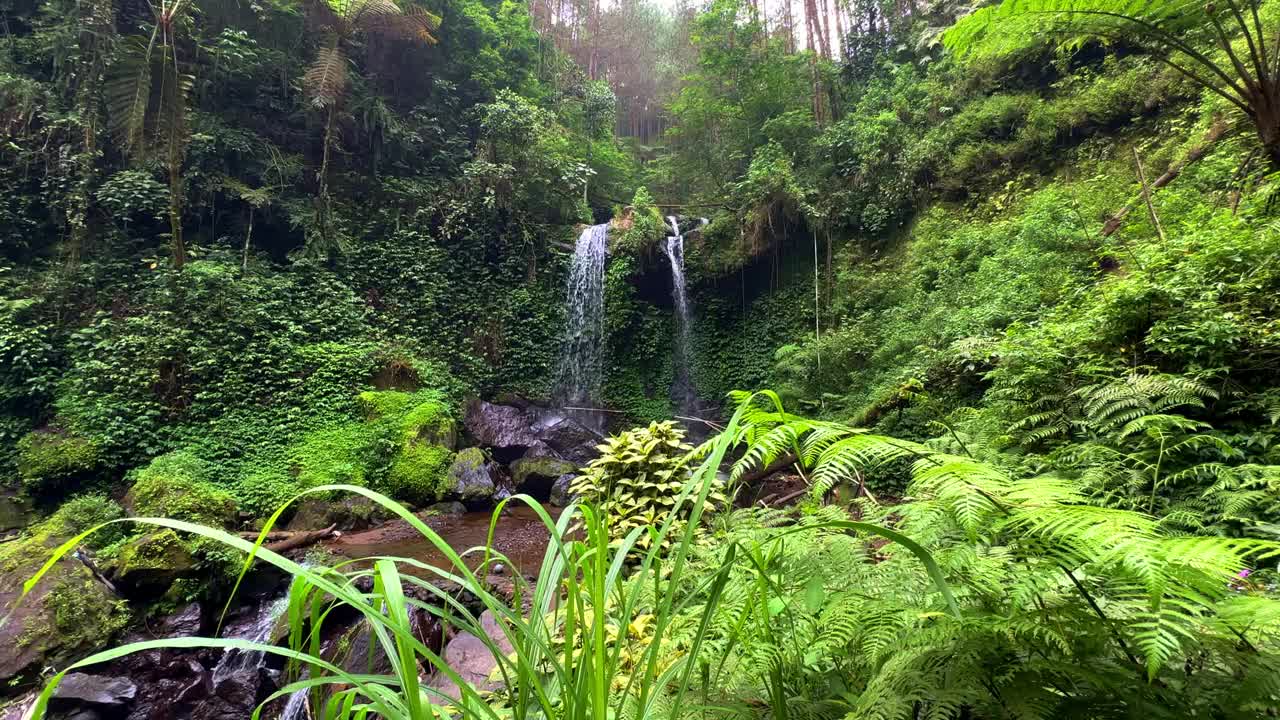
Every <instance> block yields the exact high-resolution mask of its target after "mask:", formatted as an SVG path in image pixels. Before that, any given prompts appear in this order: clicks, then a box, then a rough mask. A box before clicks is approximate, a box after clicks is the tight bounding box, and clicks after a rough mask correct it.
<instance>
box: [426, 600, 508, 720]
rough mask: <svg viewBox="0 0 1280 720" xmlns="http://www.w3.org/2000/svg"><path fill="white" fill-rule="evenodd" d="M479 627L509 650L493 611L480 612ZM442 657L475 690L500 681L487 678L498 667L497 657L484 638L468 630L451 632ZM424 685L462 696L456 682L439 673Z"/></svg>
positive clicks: (499, 649)
mask: <svg viewBox="0 0 1280 720" xmlns="http://www.w3.org/2000/svg"><path fill="white" fill-rule="evenodd" d="M480 627H481V629H482V630H484V634H485V635H486V636H488V638H489V640H491V641H492V642H493V644H494V645H496V646H497V649H498V651H499V652H501V653H502V654H503V655H506V654H508V653H510V652H511V651H512V650H513V649H514V648H513V646H512V645H511V643H510V642H509V641H508V640H507V637H506V635H505V634H504V633H503V632H502V628H501V627H500V626H499V625H498V621H497V619H496V618H495V617H494V616H493V613H492V612H490V611H488V610H486V611H484V613H483V614H482V615H481V616H480ZM443 658H444V662H445V664H446V665H448V666H449V668H450V669H452V670H453V671H454V672H456V673H457V674H458V676H459V677H461V678H462V680H463V681H464V682H466V683H467V684H468V685H471V686H472V687H473V688H475V689H477V690H493V689H495V688H497V687H498V686H499V685H500V683H499V682H498V681H497V680H491V679H490V675H492V674H493V671H494V669H495V668H497V667H498V661H497V659H496V658H495V657H494V654H493V651H492V650H490V649H489V646H488V645H487V644H485V641H484V640H481V639H480V638H479V637H476V636H475V635H472V634H471V633H465V632H464V633H458V634H457V635H456V636H454V638H453V639H452V640H450V641H449V644H448V645H446V646H445V648H444V655H443ZM427 687H430V688H433V689H435V690H437V691H438V692H440V693H441V694H443V695H446V696H448V697H451V698H453V699H454V700H458V699H461V697H462V693H461V691H460V690H459V689H458V685H457V683H455V682H453V681H452V680H450V679H449V677H448V676H446V675H444V674H442V673H435V674H433V675H432V676H431V678H430V679H428V681H427Z"/></svg>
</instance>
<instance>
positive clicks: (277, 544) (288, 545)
mask: <svg viewBox="0 0 1280 720" xmlns="http://www.w3.org/2000/svg"><path fill="white" fill-rule="evenodd" d="M337 528H338V526H337V525H330V526H329V527H327V528H324V529H323V530H301V531H296V532H292V531H288V530H277V531H275V532H270V533H267V538H266V544H265V545H263V547H265V548H266V549H268V550H270V551H271V552H285V551H286V550H293V549H295V548H300V547H306V546H308V545H312V544H315V543H317V542H320V541H321V540H327V539H328V538H331V537H335V536H337V535H339V534H340V533H339V532H338V531H337ZM261 534H262V533H256V532H242V533H240V537H242V538H245V539H246V540H257V539H258V537H259V536H260V535H261Z"/></svg>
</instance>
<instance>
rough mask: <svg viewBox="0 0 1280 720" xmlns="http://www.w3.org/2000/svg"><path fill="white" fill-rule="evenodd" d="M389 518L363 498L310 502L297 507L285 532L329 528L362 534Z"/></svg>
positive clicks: (379, 506)
mask: <svg viewBox="0 0 1280 720" xmlns="http://www.w3.org/2000/svg"><path fill="white" fill-rule="evenodd" d="M390 518H391V511H390V510H387V509H386V508H384V507H382V506H381V505H379V504H378V503H376V502H374V501H372V500H370V499H369V498H367V497H364V496H363V495H360V496H348V497H344V498H342V499H340V500H332V501H331V500H322V499H318V498H312V499H309V500H304V501H302V503H300V504H299V505H298V509H297V511H296V512H295V513H294V514H293V519H292V520H290V521H289V527H288V529H289V530H323V529H324V528H327V527H329V526H330V525H334V526H337V528H338V529H339V530H342V531H344V532H347V531H353V530H366V529H368V528H371V527H373V526H374V525H377V524H379V523H381V522H383V521H385V520H388V519H390Z"/></svg>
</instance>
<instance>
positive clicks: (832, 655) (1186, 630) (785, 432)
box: [689, 394, 1280, 718]
mask: <svg viewBox="0 0 1280 720" xmlns="http://www.w3.org/2000/svg"><path fill="white" fill-rule="evenodd" d="M750 397H751V396H746V395H740V396H739V400H740V401H741V402H745V403H748V404H749V409H748V410H747V411H746V412H744V413H743V426H742V427H741V428H740V429H739V430H738V432H737V437H736V441H737V442H739V443H741V444H742V445H744V446H745V453H744V455H743V458H742V460H741V461H740V462H739V467H738V470H739V471H745V470H747V469H751V468H755V467H758V466H760V465H761V464H762V463H768V462H770V461H771V459H772V458H775V457H778V456H781V455H783V454H785V453H795V454H796V456H797V458H798V459H799V461H800V462H801V463H803V464H804V465H805V466H806V467H808V468H809V470H810V475H811V477H812V478H814V481H815V484H820V485H827V486H830V485H833V484H836V483H839V482H841V481H847V480H849V479H852V478H853V477H854V476H855V474H856V473H865V472H868V471H871V470H874V468H875V467H876V466H878V465H883V464H884V463H889V462H908V463H910V465H911V468H912V470H911V473H912V480H911V483H910V485H909V487H908V488H907V500H906V501H904V502H903V503H901V504H897V505H893V506H891V507H884V506H879V505H877V504H875V503H874V502H872V501H870V500H866V499H861V500H859V501H858V510H859V511H860V512H861V513H862V514H863V515H864V518H866V519H868V520H872V521H880V522H881V523H883V524H885V525H888V526H891V527H892V528H893V529H894V530H896V531H898V532H900V533H902V534H904V535H907V536H910V537H911V538H912V539H913V540H915V541H916V542H917V543H919V544H920V545H922V546H923V547H924V548H925V549H926V550H927V551H928V552H929V554H930V555H931V556H932V557H933V558H935V559H936V560H937V562H938V564H939V565H940V566H941V568H942V571H943V573H944V574H945V576H946V582H947V584H948V585H949V586H950V587H951V588H952V590H953V591H954V592H955V596H956V600H957V602H958V603H959V608H960V612H959V614H958V615H957V614H953V613H951V612H948V611H947V608H946V607H945V606H944V605H943V604H942V603H941V598H940V597H939V596H938V595H937V594H934V593H930V592H929V589H930V588H929V586H928V584H927V583H926V582H924V580H923V578H922V577H921V576H920V575H919V573H914V574H913V573H911V572H910V571H909V569H908V568H909V565H910V561H909V557H908V556H906V555H905V554H903V553H902V552H901V548H900V546H896V545H893V546H885V547H880V546H878V545H877V544H876V543H873V542H871V538H870V537H869V536H862V535H855V536H852V537H850V536H849V535H847V534H845V533H838V534H837V533H835V532H828V533H826V534H825V536H824V534H822V533H818V534H809V535H802V534H800V533H797V532H796V528H797V527H799V526H803V525H806V524H809V523H812V522H814V520H813V519H811V518H810V517H806V516H804V515H802V516H801V517H799V518H794V519H788V518H786V517H783V516H779V515H778V514H777V513H776V512H772V511H769V512H763V513H761V512H760V511H751V512H752V514H751V515H748V516H746V517H743V516H741V515H738V516H734V517H733V519H732V520H731V521H730V522H728V523H726V524H727V526H728V527H729V528H730V537H736V538H738V539H739V541H740V542H743V543H744V544H746V545H749V546H757V547H758V548H759V550H758V551H757V552H754V553H748V555H749V556H751V557H759V558H761V560H760V561H759V562H757V563H755V564H754V566H753V568H754V569H753V570H752V571H749V572H747V571H735V574H734V575H733V576H731V578H730V581H729V582H728V583H727V584H726V586H725V587H724V589H723V590H722V592H721V593H720V604H719V608H718V610H717V611H716V614H715V617H714V618H712V619H711V620H710V621H708V622H709V625H710V627H711V628H712V632H711V633H710V634H709V636H708V637H707V639H706V640H705V647H706V648H707V651H706V652H707V656H705V657H704V658H703V662H704V663H705V664H706V667H707V668H708V670H707V673H706V677H708V678H709V681H708V683H707V685H706V690H707V695H706V706H707V707H708V708H717V709H720V710H718V712H723V713H725V714H727V715H731V716H740V717H750V716H757V715H761V714H766V713H767V714H769V715H770V716H772V717H783V716H790V715H803V716H816V717H839V716H847V717H859V718H863V717H883V718H919V717H956V718H960V717H1045V718H1053V717H1064V718H1065V717H1092V718H1107V717H1129V716H1131V715H1132V714H1133V713H1135V712H1142V713H1143V714H1149V715H1154V716H1169V717H1188V716H1197V717H1258V716H1261V714H1262V713H1264V712H1265V711H1266V709H1267V708H1274V707H1275V706H1276V704H1277V703H1278V702H1280V677H1278V676H1277V674H1276V673H1277V671H1278V670H1280V651H1277V648H1278V647H1280V645H1277V641H1278V640H1280V624H1277V622H1276V619H1277V618H1280V601H1277V599H1276V598H1275V597H1272V596H1268V595H1265V594H1263V593H1259V592H1254V591H1241V589H1240V588H1241V586H1240V585H1239V580H1238V576H1239V574H1240V573H1241V572H1243V571H1244V570H1247V569H1253V570H1256V569H1257V568H1260V567H1270V566H1272V565H1274V563H1275V558H1276V557H1277V555H1278V554H1280V544H1277V543H1274V542H1269V541H1265V540H1254V539H1240V538H1224V537H1214V536H1201V535H1192V534H1185V533H1180V532H1177V531H1176V529H1175V528H1173V527H1171V526H1170V525H1168V524H1166V523H1162V522H1161V521H1160V520H1159V519H1157V518H1155V517H1152V516H1150V515H1148V514H1145V513H1142V512H1138V511H1134V510H1128V509H1122V508H1115V507H1107V506H1104V505H1100V504H1098V502H1097V499H1096V498H1094V497H1092V496H1091V495H1090V493H1089V488H1088V487H1087V486H1086V485H1085V483H1084V482H1083V481H1082V480H1080V479H1079V478H1076V477H1070V476H1067V475H1059V474H1055V475H1019V474H1016V473H1014V472H1011V471H1010V470H1008V469H1006V468H1004V467H1001V466H998V465H993V464H991V463H987V462H981V461H979V460H975V459H974V458H972V457H970V456H969V455H967V454H964V453H961V454H951V453H947V452H941V451H938V450H936V449H934V448H932V447H930V446H929V445H927V444H921V443H913V442H906V441H901V440H896V439H892V438H886V437H881V436H876V435H873V434H871V433H868V432H865V431H862V430H859V429H857V428H851V427H848V426H843V425H840V424H838V423H829V422H823V421H814V420H808V419H804V418H799V417H796V416H793V415H790V414H788V413H786V412H785V410H783V408H782V407H781V404H780V403H779V402H777V399H776V396H775V397H771V396H769V395H767V394H764V395H758V396H754V397H755V399H754V400H752V399H750ZM761 398H768V402H761ZM1096 407H1097V408H1098V410H1099V412H1103V413H1104V415H1105V416H1107V417H1112V418H1113V419H1114V420H1116V421H1117V422H1119V418H1118V416H1117V414H1116V413H1108V412H1106V411H1105V409H1104V408H1106V407H1114V405H1107V404H1106V403H1103V404H1100V405H1097V406H1096ZM1120 414H1121V415H1122V414H1123V413H1120ZM1128 422H1131V421H1125V423H1122V424H1120V425H1118V427H1124V425H1125V424H1127V423H1128ZM811 512H817V513H819V515H818V516H815V517H820V516H821V515H822V514H825V513H831V512H833V509H831V508H820V509H818V510H817V511H811ZM784 548H785V551H783V549H784ZM705 552H706V553H707V555H706V557H708V558H709V559H708V564H707V566H706V568H708V569H709V568H713V567H718V565H717V561H716V560H715V558H716V553H717V552H720V551H719V550H718V549H714V548H713V549H708V550H706V551H705ZM744 552H746V551H745V550H744ZM695 567H702V566H701V565H695ZM828 567H829V568H832V569H833V570H834V571H835V572H834V576H829V575H826V574H824V573H825V568H828ZM707 571H708V570H704V572H707ZM814 577H818V578H819V579H818V580H815V579H813V578H814ZM760 578H764V579H765V581H766V584H767V587H768V588H769V592H768V593H764V592H763V591H762V590H761V585H760V582H761V580H760ZM818 597H821V598H822V602H817V601H816V598H818ZM809 598H814V599H815V600H814V601H812V602H810V601H809ZM693 626H694V624H693V623H692V621H690V625H689V627H693ZM698 626H700V624H699V625H698ZM766 626H767V627H766ZM824 638H825V639H824ZM735 697H737V698H739V699H745V702H735V700H734V698H735Z"/></svg>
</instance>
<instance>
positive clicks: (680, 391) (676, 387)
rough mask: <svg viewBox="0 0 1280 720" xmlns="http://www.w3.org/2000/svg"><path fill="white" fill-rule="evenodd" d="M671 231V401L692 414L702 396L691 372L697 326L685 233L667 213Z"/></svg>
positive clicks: (669, 258) (669, 240) (668, 242)
mask: <svg viewBox="0 0 1280 720" xmlns="http://www.w3.org/2000/svg"><path fill="white" fill-rule="evenodd" d="M667 222H668V223H670V224H671V235H670V237H668V238H667V246H666V248H667V259H668V260H670V261H671V299H672V300H673V301H674V303H675V307H676V337H675V345H674V351H673V353H672V358H671V362H672V365H673V367H674V369H675V378H674V380H673V382H672V384H671V402H672V403H674V404H675V407H676V409H677V410H678V411H679V412H680V413H681V414H682V415H685V416H689V415H692V414H693V413H694V412H695V408H696V406H697V400H698V396H697V393H696V392H695V391H694V387H693V378H692V376H691V374H690V365H691V358H690V356H689V334H690V332H691V331H692V327H693V315H692V313H691V312H690V310H689V295H688V289H687V288H686V287H685V281H684V236H683V235H681V234H680V223H679V221H678V220H676V217H675V216H674V215H671V216H668V217H667Z"/></svg>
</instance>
